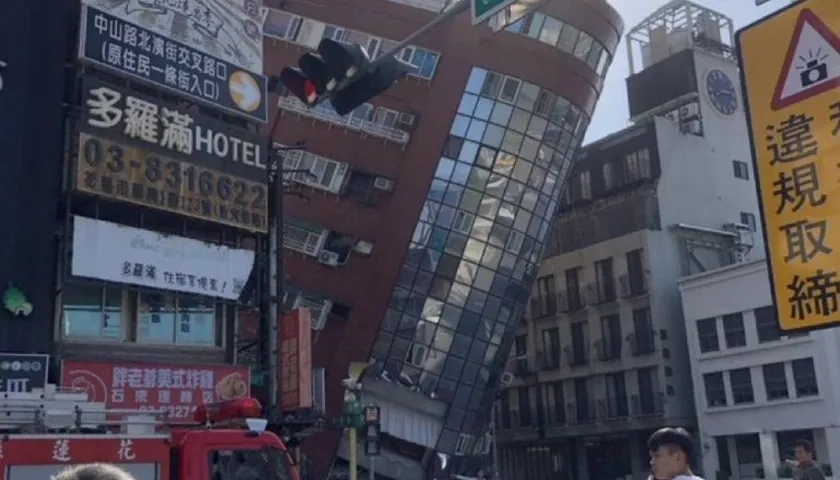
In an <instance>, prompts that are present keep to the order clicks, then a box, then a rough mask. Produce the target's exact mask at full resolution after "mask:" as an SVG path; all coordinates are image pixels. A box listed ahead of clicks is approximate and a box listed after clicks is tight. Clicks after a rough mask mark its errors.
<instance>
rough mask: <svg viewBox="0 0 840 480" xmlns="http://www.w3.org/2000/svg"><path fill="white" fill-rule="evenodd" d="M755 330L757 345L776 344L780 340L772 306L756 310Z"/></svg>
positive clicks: (777, 321) (777, 323)
mask: <svg viewBox="0 0 840 480" xmlns="http://www.w3.org/2000/svg"><path fill="white" fill-rule="evenodd" d="M753 313H754V315H755V328H756V330H757V331H758V343H767V342H776V341H778V340H781V338H782V332H781V331H780V330H779V320H778V319H777V317H776V309H775V307H773V306H772V305H770V306H767V307H761V308H756V309H755V310H754V311H753Z"/></svg>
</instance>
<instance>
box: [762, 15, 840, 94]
mask: <svg viewBox="0 0 840 480" xmlns="http://www.w3.org/2000/svg"><path fill="white" fill-rule="evenodd" d="M838 86H840V38H838V36H837V35H836V34H835V33H834V32H832V31H831V29H830V28H828V26H827V25H826V24H825V23H824V22H823V21H822V20H820V19H819V17H817V16H816V15H815V14H814V12H812V11H811V10H809V9H807V8H805V9H802V11H801V12H800V13H799V18H798V19H797V20H796V27H795V28H794V29H793V35H791V40H790V46H789V47H788V50H787V54H786V55H785V62H784V63H783V64H782V71H781V72H780V73H779V79H778V80H776V89H775V92H774V93H773V100H772V101H771V102H770V108H772V109H773V110H780V109H782V108H785V107H789V106H791V105H794V104H796V103H799V102H801V101H803V100H805V99H808V98H811V97H813V96H815V95H819V94H821V93H824V92H827V91H829V90H831V89H833V88H836V87H838Z"/></svg>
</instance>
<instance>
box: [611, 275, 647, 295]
mask: <svg viewBox="0 0 840 480" xmlns="http://www.w3.org/2000/svg"><path fill="white" fill-rule="evenodd" d="M618 287H619V293H620V294H621V297H622V298H632V297H640V296H642V295H647V293H648V279H647V275H646V274H633V275H631V274H629V273H625V274H622V275H619V277H618Z"/></svg>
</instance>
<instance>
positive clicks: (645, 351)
mask: <svg viewBox="0 0 840 480" xmlns="http://www.w3.org/2000/svg"><path fill="white" fill-rule="evenodd" d="M655 338H656V335H655V334H654V332H653V330H642V331H637V332H633V333H630V334H628V335H627V343H628V344H630V353H631V354H632V355H633V356H634V357H639V356H642V355H650V354H652V353H653V352H655V351H656V344H655V342H654V339H655Z"/></svg>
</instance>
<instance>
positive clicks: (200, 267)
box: [70, 216, 254, 300]
mask: <svg viewBox="0 0 840 480" xmlns="http://www.w3.org/2000/svg"><path fill="white" fill-rule="evenodd" d="M72 255H73V257H72V259H71V262H70V273H71V274H72V275H73V276H76V277H84V278H94V279H97V280H105V281H108V282H115V283H127V284H130V285H138V286H141V287H151V288H157V289H161V290H168V291H176V292H184V293H191V294H198V295H204V296H211V297H219V298H225V299H228V300H238V299H239V296H240V294H241V293H242V289H243V288H244V286H245V282H246V281H247V280H248V277H249V276H250V275H251V270H252V269H253V267H254V252H253V251H251V250H244V249H236V248H231V247H227V246H224V245H216V244H212V243H208V242H202V241H200V240H194V239H191V238H185V237H178V236H175V235H166V234H163V233H158V232H152V231H150V230H142V229H139V228H134V227H128V226H125V225H118V224H116V223H110V222H104V221H101V220H94V219H92V218H86V217H81V216H74V217H73V253H72Z"/></svg>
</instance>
